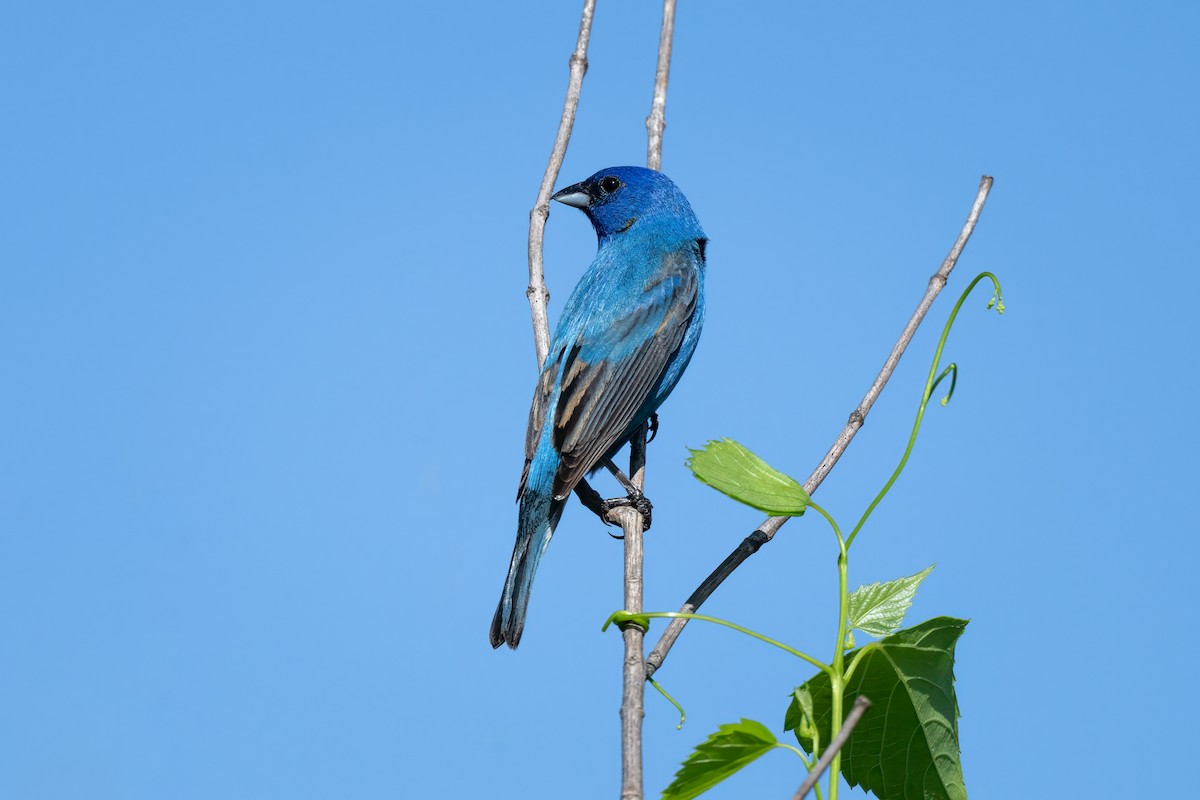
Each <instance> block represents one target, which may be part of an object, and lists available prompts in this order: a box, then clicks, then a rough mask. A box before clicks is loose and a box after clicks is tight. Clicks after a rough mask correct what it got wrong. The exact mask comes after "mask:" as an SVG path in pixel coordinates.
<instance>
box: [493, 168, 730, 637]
mask: <svg viewBox="0 0 1200 800" xmlns="http://www.w3.org/2000/svg"><path fill="white" fill-rule="evenodd" d="M553 199H554V200H557V201H558V202H560V203H565V204H567V205H569V206H574V207H575V208H578V209H580V210H581V211H583V213H584V214H586V215H587V217H588V219H589V220H590V221H591V223H592V226H593V227H594V228H595V229H596V238H597V240H598V243H599V249H598V251H597V253H596V258H595V260H593V261H592V263H591V266H589V267H588V268H587V271H586V272H584V274H583V277H582V278H580V280H579V284H578V285H577V286H576V287H575V290H574V291H573V292H572V293H571V297H570V299H568V300H567V304H566V307H565V308H564V309H563V312H562V317H561V319H559V321H558V326H557V327H556V328H555V331H554V338H553V340H552V341H551V342H550V351H549V353H548V354H547V355H546V360H545V363H544V364H543V365H542V371H541V375H540V376H539V378H538V381H537V387H536V389H535V391H534V394H533V404H532V406H531V408H530V409H529V426H528V428H527V430H526V434H525V470H524V472H523V473H522V475H521V483H520V487H519V489H518V490H517V500H518V503H519V508H518V512H517V541H516V544H515V545H514V546H513V553H512V562H511V563H510V564H509V567H508V577H507V579H506V580H505V581H504V592H503V594H502V595H501V597H500V605H499V606H498V607H497V608H496V615H495V617H494V618H493V619H492V628H491V635H490V638H491V642H492V647H499V646H500V645H501V643H506V644H507V645H508V646H509V647H511V648H514V649H515V648H516V646H517V644H518V643H519V642H520V641H521V632H522V630H523V629H524V627H525V613H526V611H527V609H528V607H529V592H530V588H531V587H532V586H533V576H534V574H535V573H536V572H537V568H538V562H539V561H541V558H542V554H543V553H544V552H545V550H546V545H547V544H549V543H550V537H551V536H552V535H553V534H554V529H555V527H556V526H557V525H558V521H559V518H560V517H561V516H562V512H563V507H564V506H565V505H566V502H567V498H568V497H569V496H570V494H571V491H572V490H574V489H575V488H576V487H577V486H578V485H579V484H580V482H581V481H582V480H583V478H584V475H585V474H587V473H590V472H592V471H594V470H596V469H597V468H598V467H599V466H600V465H601V464H602V463H603V461H604V459H606V458H612V457H613V456H615V455H616V453H617V451H618V450H619V449H620V448H621V447H622V446H623V445H624V444H625V443H626V442H628V441H629V439H630V437H631V436H633V434H634V433H635V432H636V431H637V430H638V429H639V428H641V426H642V424H643V423H645V422H646V421H647V420H648V419H649V418H650V417H651V415H653V414H654V412H655V410H656V409H657V408H658V407H659V405H660V404H661V403H662V402H663V401H664V400H666V399H667V395H669V394H670V393H671V390H672V389H674V388H675V384H676V383H678V381H679V377H680V376H681V375H682V374H683V371H684V369H686V368H687V365H688V361H689V360H691V357H692V353H693V352H694V351H695V349H696V341H697V340H698V339H699V338H700V328H701V326H702V323H703V319H704V262H705V245H706V243H707V241H708V239H707V237H705V235H704V231H703V230H701V228H700V221H699V220H697V219H696V215H695V214H694V213H692V208H691V206H690V205H688V201H687V198H685V197H684V196H683V193H682V192H680V191H679V189H678V188H677V187H676V186H675V184H674V183H672V182H671V180H670V179H669V178H667V177H666V176H665V175H663V174H661V173H659V172H655V171H653V170H649V169H644V168H642V167H612V168H610V169H604V170H601V171H600V172H597V173H596V174H595V175H593V176H592V177H590V178H588V179H587V180H585V181H583V182H581V183H576V184H574V185H572V186H568V187H567V188H565V189H562V190H561V191H559V192H558V193H556V194H555V195H554V197H553ZM589 491H590V490H589ZM592 494H593V495H594V492H593V493H592ZM605 502H606V503H614V504H623V503H621V501H605ZM589 507H590V506H589ZM593 510H595V509H593Z"/></svg>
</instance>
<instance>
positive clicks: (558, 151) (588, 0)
mask: <svg viewBox="0 0 1200 800" xmlns="http://www.w3.org/2000/svg"><path fill="white" fill-rule="evenodd" d="M595 10H596V0H584V3H583V14H582V16H580V18H579V38H578V39H577V40H576V41H575V52H573V53H571V61H570V65H571V71H570V79H569V80H568V82H567V99H566V100H565V101H564V102H563V111H562V119H560V120H559V122H558V133H557V134H556V135H555V137H554V148H553V149H552V150H551V151H550V163H548V164H547V165H546V172H545V174H544V175H542V186H541V188H540V189H538V196H537V202H536V203H534V205H533V210H532V211H530V212H529V287H528V288H527V289H526V290H525V295H526V296H527V297H528V298H529V311H530V314H531V316H532V318H533V343H534V347H535V348H536V350H537V368H538V370H541V368H542V364H544V363H546V354H547V353H548V352H550V320H549V318H548V316H547V314H546V303H547V302H548V301H549V299H550V292H549V290H547V289H546V276H545V271H544V268H543V264H542V243H543V240H544V239H545V235H546V218H547V217H549V216H550V194H551V193H552V192H553V191H554V183H555V181H557V180H558V172H559V170H561V169H562V164H563V159H564V158H565V157H566V155H567V143H568V142H570V141H571V128H572V127H574V125H575V110H576V109H577V108H579V94H580V92H581V91H582V90H583V76H584V74H585V73H586V72H587V48H588V38H589V37H590V36H591V35H592V15H593V13H594V12H595Z"/></svg>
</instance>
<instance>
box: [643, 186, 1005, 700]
mask: <svg viewBox="0 0 1200 800" xmlns="http://www.w3.org/2000/svg"><path fill="white" fill-rule="evenodd" d="M991 189H992V179H991V177H989V176H987V175H984V176H983V178H982V179H980V181H979V191H978V192H977V193H976V195H975V202H974V203H973V204H972V205H971V212H970V213H969V214H968V215H967V221H966V223H964V224H963V227H962V230H961V231H959V234H958V239H957V240H955V242H954V246H953V247H951V248H950V253H949V254H948V255H947V256H946V259H945V260H944V261H943V262H942V266H941V267H939V268H938V271H937V272H935V273H934V274H933V277H931V278H930V279H929V285H928V287H927V288H926V289H925V294H924V296H923V297H922V298H921V302H920V303H918V304H917V310H916V311H914V312H913V315H912V317H911V318H910V319H909V320H908V324H907V325H905V326H904V330H903V331H902V332H901V333H900V338H899V339H898V340H897V341H896V344H895V346H893V347H892V351H891V352H890V353H889V354H888V357H887V360H886V361H884V362H883V368H882V369H881V370H879V374H878V375H876V376H875V380H874V381H873V382H872V383H871V387H870V388H869V389H868V390H867V394H866V396H864V397H863V399H862V402H861V403H859V404H858V407H857V408H855V409H854V410H853V411H852V412H850V419H849V420H848V421H847V422H846V426H845V427H844V428H842V431H841V433H839V434H838V435H837V438H836V439H834V441H833V445H832V446H831V447H830V448H829V452H828V453H826V454H825V457H824V458H823V459H821V463H820V464H818V465H817V468H816V469H815V470H813V473H812V475H810V476H809V477H808V480H806V481H805V482H804V489H805V491H807V492H808V493H809V494H812V493H813V492H815V491H816V489H817V487H818V486H820V485H821V482H822V481H824V480H825V478H826V476H828V475H829V472H830V470H832V469H833V466H834V464H836V463H837V462H838V459H839V458H841V457H842V453H844V452H846V448H847V447H849V446H850V441H851V440H852V439H853V438H854V435H855V434H856V433H858V429H859V428H861V427H862V425H863V422H864V421H865V420H866V418H867V413H868V412H870V410H871V406H873V405H875V400H876V399H877V398H878V397H879V394H880V393H881V392H882V391H883V387H884V386H886V385H887V382H888V379H889V378H891V377H892V373H893V372H894V371H895V370H896V365H897V364H899V363H900V357H901V356H903V355H904V351H905V349H907V348H908V344H909V342H911V341H912V338H913V335H914V334H915V333H916V332H917V328H918V327H919V326H920V325H921V321H922V320H924V319H925V314H926V313H927V312H928V311H929V307H930V306H932V305H933V301H934V300H935V299H936V298H937V296H938V293H939V292H941V291H942V289H943V287H945V285H946V281H947V279H948V278H949V277H950V272H951V270H953V269H954V265H955V264H957V263H958V257H959V255H960V254H961V253H962V251H963V248H964V247H966V244H967V240H968V239H970V238H971V233H972V231H974V230H975V224H976V223H977V222H978V221H979V215H980V213H982V211H983V204H984V203H985V202H986V201H987V196H988V192H990V191H991ZM789 519H791V518H790V517H770V518H768V519H766V520H764V521H763V523H762V524H761V525H759V526H758V528H757V529H756V530H755V531H754V532H753V533H751V534H750V535H749V536H747V537H746V538H745V539H743V540H742V542H741V544H739V545H738V546H737V548H736V549H735V550H734V551H733V552H732V553H730V554H729V556H727V557H726V559H725V560H724V561H722V562H721V564H720V566H718V567H717V568H716V569H715V570H713V572H712V574H711V575H709V576H708V577H707V578H705V580H704V582H703V583H701V584H700V586H698V587H697V588H696V591H694V592H692V595H691V597H689V598H688V599H687V602H685V603H684V604H683V606H682V607H681V608H680V609H679V610H680V611H681V612H682V613H685V614H694V613H696V609H698V608H699V607H700V605H701V604H702V603H703V602H704V601H705V600H707V599H708V598H709V596H710V595H711V594H712V593H713V592H714V591H716V589H717V587H718V586H720V585H721V583H722V582H724V580H725V579H726V578H728V577H729V576H730V575H731V574H732V573H733V571H734V570H735V569H737V568H738V567H739V566H741V564H742V562H744V561H745V560H746V559H748V558H749V557H750V556H752V555H754V554H755V553H757V552H758V549H759V548H760V547H762V546H763V545H764V544H766V543H767V542H769V541H771V539H772V538H773V537H774V536H775V534H776V533H777V532H778V531H779V529H780V528H782V527H783V524H784V523H785V522H787V521H788V520H789ZM685 625H687V620H686V619H673V620H671V623H670V624H669V625H667V628H666V630H664V631H663V634H662V637H660V638H659V640H658V644H656V645H655V646H654V649H653V650H652V651H651V652H650V656H649V658H647V659H646V677H650V676H652V675H653V674H654V673H655V671H657V670H658V668H659V667H661V666H662V663H663V661H664V660H665V659H666V657H667V653H668V652H670V650H671V647H672V646H674V644H675V640H676V639H678V638H679V634H680V633H682V632H683V628H684V626H685Z"/></svg>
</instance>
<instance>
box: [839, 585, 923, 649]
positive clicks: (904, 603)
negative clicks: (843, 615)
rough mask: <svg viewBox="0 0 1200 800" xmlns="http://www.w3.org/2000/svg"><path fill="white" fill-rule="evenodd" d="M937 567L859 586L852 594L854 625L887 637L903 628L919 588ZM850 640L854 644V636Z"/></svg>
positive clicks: (873, 633)
mask: <svg viewBox="0 0 1200 800" xmlns="http://www.w3.org/2000/svg"><path fill="white" fill-rule="evenodd" d="M934 566H936V565H931V566H930V567H929V568H928V569H923V570H921V571H920V572H918V573H917V574H916V575H909V576H908V577H907V578H898V579H896V580H894V581H888V582H887V583H872V584H871V585H870V586H860V587H858V588H857V589H855V590H854V594H852V595H850V627H851V628H858V629H859V630H860V631H862V632H863V633H866V634H869V635H871V636H887V635H888V634H889V633H891V632H892V631H894V630H896V629H897V628H899V627H900V625H901V624H902V623H903V622H904V615H905V614H907V613H908V608H909V606H911V605H912V601H913V598H914V597H916V595H917V587H918V586H920V585H921V581H923V580H925V578H926V577H927V576H928V575H929V573H931V572H933V567H934ZM850 641H851V645H850V646H851V647H853V646H854V645H853V639H851V640H850Z"/></svg>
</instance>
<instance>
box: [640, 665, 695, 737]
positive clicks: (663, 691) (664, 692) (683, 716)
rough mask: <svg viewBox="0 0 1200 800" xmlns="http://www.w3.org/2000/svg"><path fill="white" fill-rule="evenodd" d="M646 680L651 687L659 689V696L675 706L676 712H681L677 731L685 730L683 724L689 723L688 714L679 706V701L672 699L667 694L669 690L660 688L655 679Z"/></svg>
mask: <svg viewBox="0 0 1200 800" xmlns="http://www.w3.org/2000/svg"><path fill="white" fill-rule="evenodd" d="M646 680H648V681H650V685H651V686H653V687H654V688H655V689H657V690H658V693H659V694H661V695H662V696H663V697H665V698H667V702H668V703H670V704H671V705H673V706H675V710H676V711H678V712H679V724H678V725H676V726H675V730H677V731H681V730H683V723H685V722H687V714H686V713H685V712H684V710H683V706H681V705H679V703H678V701H676V700H675V698H674V697H671V695H669V694H667V690H666V689H664V688H663V687H661V686H659V685H658V681H656V680H654V678H646Z"/></svg>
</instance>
